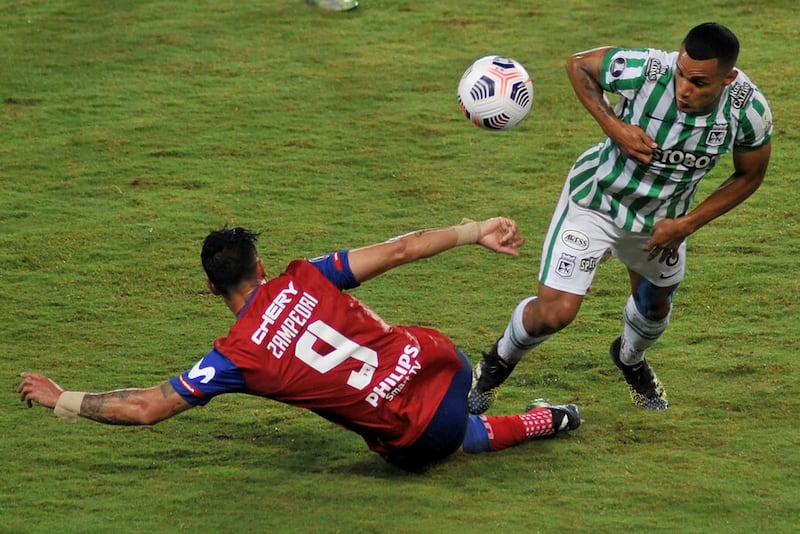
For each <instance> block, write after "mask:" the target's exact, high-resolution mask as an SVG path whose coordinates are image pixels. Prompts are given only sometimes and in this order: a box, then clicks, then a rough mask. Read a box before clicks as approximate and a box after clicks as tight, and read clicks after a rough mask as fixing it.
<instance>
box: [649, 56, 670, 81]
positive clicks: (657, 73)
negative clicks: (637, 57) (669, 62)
mask: <svg viewBox="0 0 800 534" xmlns="http://www.w3.org/2000/svg"><path fill="white" fill-rule="evenodd" d="M645 72H646V73H647V74H646V76H647V79H648V80H650V81H651V82H654V81H656V80H657V79H659V78H660V77H661V76H663V75H664V73H666V72H667V67H666V65H662V64H661V61H659V60H658V59H656V58H654V57H651V58H650V59H648V60H647V68H646V69H645Z"/></svg>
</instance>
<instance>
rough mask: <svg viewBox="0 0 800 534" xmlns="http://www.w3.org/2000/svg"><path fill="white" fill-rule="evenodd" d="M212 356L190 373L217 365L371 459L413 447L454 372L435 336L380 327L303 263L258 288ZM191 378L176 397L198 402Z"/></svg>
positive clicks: (442, 340)
mask: <svg viewBox="0 0 800 534" xmlns="http://www.w3.org/2000/svg"><path fill="white" fill-rule="evenodd" d="M214 347H215V350H214V351H212V353H209V355H207V356H206V358H205V359H204V360H201V362H198V365H196V366H195V369H198V368H199V369H201V370H202V369H204V366H208V365H214V361H215V358H216V360H225V359H227V360H229V361H230V362H232V364H233V366H235V368H236V372H237V373H241V376H242V377H243V379H244V384H243V385H242V387H240V388H239V389H240V391H242V392H244V393H249V394H253V395H258V396H262V397H267V398H270V399H274V400H277V401H280V402H284V403H287V404H291V405H293V406H298V407H302V408H307V409H309V410H312V411H314V412H316V413H318V414H319V415H321V416H323V417H325V418H326V419H329V420H330V421H333V422H335V423H338V424H340V425H342V426H344V427H346V428H348V429H350V430H353V431H355V432H357V433H359V434H360V435H361V436H362V437H364V439H365V441H366V442H367V444H368V445H369V446H370V448H372V449H373V450H377V451H378V452H386V451H387V450H388V449H387V447H388V448H401V447H405V446H408V445H410V444H411V443H413V442H414V441H416V439H417V438H419V436H420V435H421V434H422V432H423V431H424V430H425V428H426V426H427V425H428V423H429V422H430V420H431V418H432V417H433V415H434V413H435V412H436V409H437V408H438V406H439V403H440V402H441V400H442V398H443V397H444V394H445V392H446V391H447V389H448V387H449V385H450V382H451V380H452V378H453V376H454V375H455V373H456V372H457V371H458V370H459V369H460V368H461V363H460V360H459V358H458V356H457V353H456V348H455V346H454V345H453V343H452V342H451V341H450V340H449V339H448V338H446V337H445V336H444V335H442V334H441V333H439V332H438V331H435V330H431V329H427V328H422V327H404V326H391V325H388V324H387V323H385V322H384V321H383V320H382V319H381V318H380V317H379V316H378V315H376V314H375V313H374V312H373V311H372V310H371V309H370V308H368V307H367V306H366V305H364V304H363V303H361V302H360V301H359V300H358V299H356V298H355V297H353V296H351V295H349V294H347V293H344V292H342V291H340V290H339V289H338V288H337V287H336V286H334V285H333V284H332V283H331V282H330V281H329V280H328V278H326V277H325V276H324V275H323V274H322V273H321V272H320V271H319V270H318V269H317V267H315V266H314V265H312V264H311V263H310V262H308V261H306V260H296V261H293V262H292V263H290V264H289V266H288V267H287V269H286V271H285V272H284V273H282V274H281V275H280V276H278V277H276V278H273V279H271V280H269V281H268V282H267V283H266V284H263V285H261V286H260V287H259V288H258V289H257V290H256V292H255V294H254V296H253V297H252V298H251V300H250V302H249V303H248V304H247V306H246V307H245V308H244V309H243V310H242V311H240V312H239V316H238V320H237V321H236V323H235V324H234V325H233V326H232V327H231V329H230V331H229V332H228V335H227V336H225V337H222V338H219V339H217V340H216V341H215V343H214ZM213 353H217V355H216V356H215V355H214V354H213ZM220 355H221V356H224V358H220V357H219V356H220ZM206 360H207V361H206ZM198 366H199V367H198ZM215 371H216V370H215ZM191 374H192V372H191V371H190V372H189V373H184V375H182V376H181V377H180V380H181V383H182V386H184V387H183V389H184V390H190V388H192V387H196V388H197V389H200V390H201V391H197V392H195V395H196V396H202V395H203V391H202V388H203V387H204V385H203V384H200V383H198V382H196V381H195V382H194V384H190V383H188V382H189V379H188V378H187V377H189V376H190V375H191ZM222 374H224V373H220V375H222ZM195 375H197V372H195ZM220 380H222V377H220ZM229 391H230V390H229ZM219 392H220V391H218V390H216V391H214V394H216V393H219Z"/></svg>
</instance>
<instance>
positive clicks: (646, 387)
mask: <svg viewBox="0 0 800 534" xmlns="http://www.w3.org/2000/svg"><path fill="white" fill-rule="evenodd" d="M621 346H622V338H621V337H618V338H617V339H615V340H614V342H613V343H611V348H610V349H609V352H610V353H611V359H612V360H613V361H614V365H616V366H617V367H618V368H619V370H620V371H622V376H624V377H625V381H626V382H627V383H628V387H629V388H630V392H631V400H632V401H633V403H634V404H635V405H636V406H640V407H642V408H646V409H648V410H666V409H667V408H669V402H667V393H666V392H665V391H664V386H663V385H661V382H660V381H659V380H658V377H656V374H655V373H654V372H653V369H651V368H650V364H649V363H647V359H646V358H645V359H642V361H641V362H639V363H637V364H636V365H625V364H624V363H622V361H621V360H620V359H619V352H620V347H621Z"/></svg>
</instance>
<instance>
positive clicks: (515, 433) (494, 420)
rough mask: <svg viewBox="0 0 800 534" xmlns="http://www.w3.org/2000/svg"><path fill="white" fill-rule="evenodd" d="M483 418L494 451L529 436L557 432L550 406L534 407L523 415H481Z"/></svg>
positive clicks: (505, 447)
mask: <svg viewBox="0 0 800 534" xmlns="http://www.w3.org/2000/svg"><path fill="white" fill-rule="evenodd" d="M481 420H482V421H483V426H484V427H485V428H486V433H487V434H489V446H490V447H491V448H492V451H500V450H503V449H507V448H508V447H513V446H514V445H519V444H520V443H522V442H523V441H525V440H527V439H528V438H532V437H542V436H549V435H551V434H553V433H555V430H554V429H553V412H551V411H550V408H534V409H532V410H531V411H529V412H528V413H524V414H522V415H501V416H481Z"/></svg>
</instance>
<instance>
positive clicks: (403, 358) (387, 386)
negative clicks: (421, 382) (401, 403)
mask: <svg viewBox="0 0 800 534" xmlns="http://www.w3.org/2000/svg"><path fill="white" fill-rule="evenodd" d="M418 355H419V347H415V346H414V345H410V344H409V345H406V346H405V347H404V349H403V353H402V354H401V355H400V356H399V357H398V358H397V365H396V366H395V368H394V371H393V372H392V373H391V374H390V375H389V376H387V377H386V378H384V379H383V380H381V381H380V383H379V384H378V385H377V386H375V387H374V388H372V392H370V393H369V394H368V395H367V396H366V398H365V399H364V400H366V401H367V402H368V403H369V404H370V405H371V406H372V407H374V408H377V407H378V404H379V403H380V402H381V399H385V400H387V401H390V400H392V399H393V398H395V397H396V396H397V395H398V394H399V393H400V392H401V391H403V388H404V387H406V384H407V383H408V381H409V380H411V377H412V376H414V375H415V374H417V371H419V370H420V369H421V368H422V364H421V363H419V360H417V356H418Z"/></svg>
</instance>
